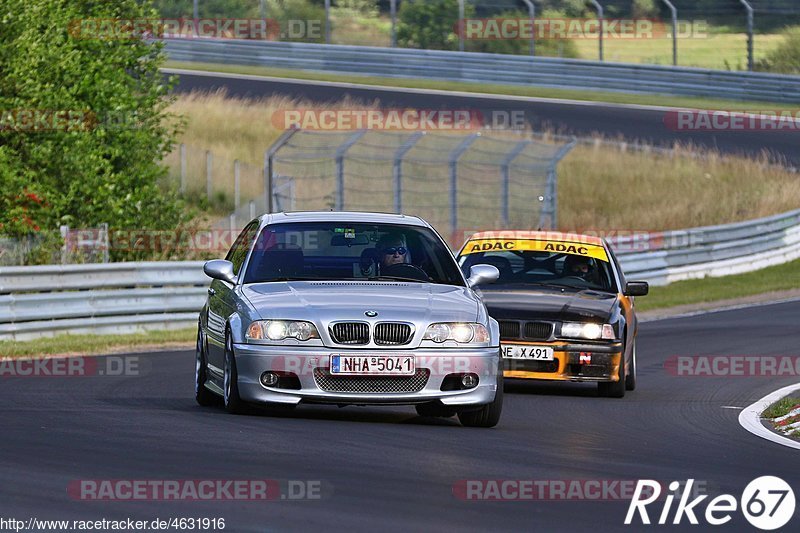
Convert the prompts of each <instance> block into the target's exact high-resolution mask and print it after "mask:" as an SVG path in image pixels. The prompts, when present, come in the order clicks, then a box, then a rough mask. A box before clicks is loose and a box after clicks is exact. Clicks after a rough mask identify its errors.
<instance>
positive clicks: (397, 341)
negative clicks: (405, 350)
mask: <svg viewBox="0 0 800 533" xmlns="http://www.w3.org/2000/svg"><path fill="white" fill-rule="evenodd" d="M412 334H413V330H412V329H411V326H410V325H408V324H402V323H399V322H380V323H379V324H377V325H376V326H375V334H374V337H375V344H379V345H381V346H402V345H404V344H408V343H409V342H411V335H412Z"/></svg>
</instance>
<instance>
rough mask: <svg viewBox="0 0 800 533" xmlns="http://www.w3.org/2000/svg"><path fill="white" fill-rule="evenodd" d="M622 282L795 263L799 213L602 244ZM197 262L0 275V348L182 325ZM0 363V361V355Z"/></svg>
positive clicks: (187, 320)
mask: <svg viewBox="0 0 800 533" xmlns="http://www.w3.org/2000/svg"><path fill="white" fill-rule="evenodd" d="M612 245H613V246H615V248H616V249H617V251H618V256H619V259H620V262H621V263H622V268H623V270H624V271H625V274H626V277H627V278H628V279H645V280H647V281H649V282H650V283H651V284H653V285H664V284H667V283H672V282H674V281H679V280H685V279H693V278H700V277H706V276H710V277H716V276H723V275H728V274H736V273H741V272H749V271H753V270H757V269H760V268H764V267H766V266H770V265H775V264H780V263H785V262H787V261H791V260H794V259H797V258H800V209H798V210H795V211H791V212H788V213H784V214H780V215H776V216H771V217H767V218H761V219H757V220H751V221H747V222H741V223H736V224H726V225H721V226H708V227H702V228H694V229H689V230H679V231H668V232H659V233H650V234H647V235H634V236H632V237H627V238H624V239H623V238H619V239H614V240H612ZM202 265H203V262H202V261H187V262H163V263H110V264H94V265H57V266H34V267H4V268H0V340H7V339H14V340H26V339H30V338H34V337H40V336H47V335H54V334H57V333H67V332H69V333H120V332H129V331H136V330H143V329H154V328H159V329H164V328H181V327H192V326H193V325H194V324H195V323H196V322H197V314H198V312H199V310H200V308H201V307H202V306H203V302H204V301H205V297H206V287H207V285H208V284H209V280H208V279H207V278H206V276H205V275H204V274H203V269H202ZM0 355H2V354H0Z"/></svg>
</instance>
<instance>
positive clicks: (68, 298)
mask: <svg viewBox="0 0 800 533" xmlns="http://www.w3.org/2000/svg"><path fill="white" fill-rule="evenodd" d="M208 282H209V281H208V278H206V276H205V274H203V262H202V261H185V262H184V261H180V262H178V261H176V262H161V263H155V262H154V263H109V264H89V265H47V266H33V267H3V268H0V340H8V339H13V340H27V339H31V338H36V337H43V336H52V335H55V334H59V333H75V334H77V333H101V334H102V333H128V332H132V331H141V330H145V329H170V328H181V327H191V326H192V325H193V324H195V323H197V315H198V312H199V310H200V308H201V307H202V306H203V302H204V301H205V295H206V287H207V285H208ZM0 355H2V354H0Z"/></svg>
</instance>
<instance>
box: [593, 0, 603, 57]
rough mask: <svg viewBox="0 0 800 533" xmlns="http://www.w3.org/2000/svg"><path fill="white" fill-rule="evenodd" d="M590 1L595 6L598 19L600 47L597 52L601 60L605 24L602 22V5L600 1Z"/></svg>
mask: <svg viewBox="0 0 800 533" xmlns="http://www.w3.org/2000/svg"><path fill="white" fill-rule="evenodd" d="M590 2H591V3H592V5H593V6H594V7H595V9H597V20H598V22H600V42H599V44H600V48H599V52H600V61H603V33H605V32H604V28H605V25H604V24H603V18H604V17H603V6H601V5H600V2H598V1H597V0H590Z"/></svg>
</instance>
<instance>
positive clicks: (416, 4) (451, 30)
mask: <svg viewBox="0 0 800 533" xmlns="http://www.w3.org/2000/svg"><path fill="white" fill-rule="evenodd" d="M474 14H475V8H474V7H473V6H472V4H469V3H466V4H465V6H464V16H465V17H467V18H468V17H471V16H474ZM397 19H398V20H397V44H398V45H399V46H402V47H405V48H423V49H428V50H458V35H457V34H456V29H457V25H458V0H417V1H410V0H407V1H405V2H403V3H402V4H400V11H399V13H398V14H397Z"/></svg>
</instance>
